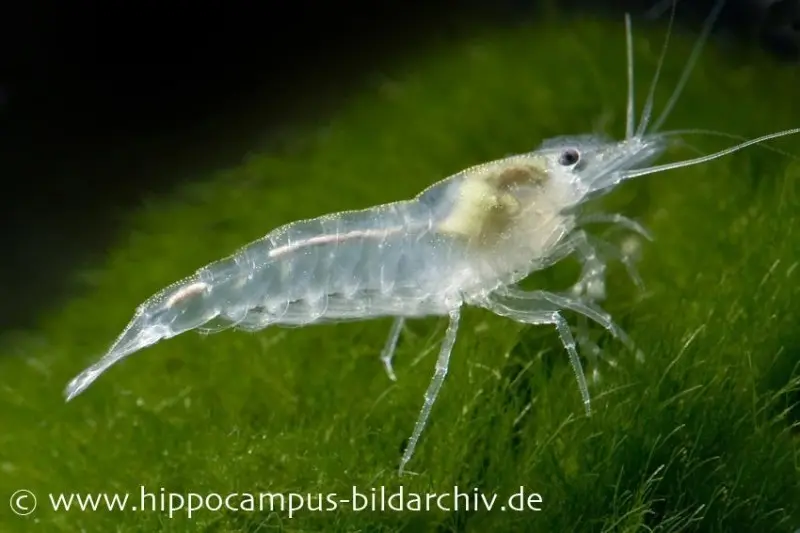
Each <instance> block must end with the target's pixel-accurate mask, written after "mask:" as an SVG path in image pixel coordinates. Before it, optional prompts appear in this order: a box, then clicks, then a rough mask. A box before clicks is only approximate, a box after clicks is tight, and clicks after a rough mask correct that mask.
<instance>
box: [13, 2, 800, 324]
mask: <svg viewBox="0 0 800 533" xmlns="http://www.w3.org/2000/svg"><path fill="white" fill-rule="evenodd" d="M659 3H661V4H663V9H660V10H659V11H660V12H662V15H661V16H662V17H666V16H668V11H669V4H668V2H667V3H664V2H658V1H655V0H651V1H637V0H630V1H627V2H625V1H616V2H615V1H612V0H606V1H600V0H594V1H592V0H584V1H581V0H572V1H569V0H564V1H557V0H551V1H549V2H537V1H535V0H530V1H527V2H526V1H522V0H501V1H495V2H489V1H483V2H481V1H477V0H469V1H462V2H455V1H452V0H451V1H449V2H445V1H441V0H439V1H433V0H432V1H430V2H416V3H415V2H400V1H379V0H375V1H373V2H369V3H367V2H360V3H356V2H346V1H341V2H333V3H323V2H316V3H314V2H310V1H308V0H303V1H293V2H292V1H286V2H274V1H273V2H250V3H245V2H242V1H228V2H217V3H212V2H206V3H194V2H188V1H173V2H168V1H152V0H150V1H139V2H133V1H120V0H117V1H114V0H107V1H105V2H99V1H95V2H90V1H80V0H76V1H72V2H66V1H60V2H57V1H55V0H53V1H50V2H42V1H38V0H37V1H31V2H28V3H24V2H16V3H12V4H10V5H6V6H3V7H2V8H0V46H1V47H0V177H2V179H3V183H2V194H0V213H2V218H0V222H1V223H2V226H0V227H2V231H0V244H1V245H2V252H3V259H2V261H0V332H1V331H3V330H7V329H11V328H16V327H24V326H29V325H31V323H32V321H34V320H35V313H36V311H37V310H38V309H40V308H41V306H42V305H54V304H56V303H57V301H58V299H59V298H60V297H62V296H63V293H64V279H66V277H67V276H68V275H69V272H70V271H71V270H74V269H76V268H80V266H81V265H82V264H84V263H86V262H88V261H89V258H90V257H91V256H92V254H100V253H102V250H103V247H104V246H105V245H107V244H108V242H109V239H110V238H111V237H112V235H113V232H114V229H115V224H116V223H118V221H119V218H120V215H121V213H124V212H125V210H126V209H129V208H130V207H132V206H136V205H137V204H138V203H140V202H141V201H142V199H143V198H145V197H147V196H148V195H151V194H153V193H158V192H160V191H165V190H169V189H170V188H171V187H174V186H175V185H176V183H177V180H180V179H187V177H190V176H192V175H193V174H194V175H199V174H200V173H205V174H207V173H208V171H210V170H212V169H213V168H216V167H225V166H230V165H234V164H236V163H237V162H238V161H240V160H241V158H242V157H243V156H244V155H245V153H246V152H247V150H248V140H252V139H253V138H256V137H263V136H264V135H268V134H269V133H270V132H279V131H281V129H282V128H283V127H284V126H285V125H287V124H289V125H290V124H292V123H293V122H296V121H299V120H303V121H314V120H321V119H320V117H323V116H324V113H325V110H326V109H328V108H330V106H333V105H335V103H336V101H337V99H338V98H341V97H343V96H345V95H346V94H347V90H348V87H350V86H352V85H353V84H354V83H357V80H358V77H359V75H360V74H361V73H365V72H374V71H380V66H381V64H383V63H385V62H387V61H389V60H390V59H391V57H392V56H393V55H396V54H402V53H404V52H406V51H408V50H409V49H410V48H414V47H419V46H423V45H424V43H425V41H426V39H428V38H429V37H431V36H433V35H436V36H438V38H441V36H442V35H444V36H446V35H448V34H450V33H453V32H455V31H456V30H457V27H463V23H464V21H468V20H473V21H481V22H480V23H482V24H483V23H489V24H490V23H499V24H503V23H510V22H513V21H516V20H519V19H520V18H521V17H522V16H523V15H524V16H527V17H535V16H536V14H537V10H538V9H539V8H542V7H549V8H550V9H557V10H559V11H563V12H567V11H573V12H574V11H576V10H581V11H587V10H594V11H598V12H600V11H602V12H603V13H598V15H601V14H605V15H610V16H620V15H621V13H622V12H623V11H624V10H626V9H630V10H631V11H632V13H633V14H634V16H636V15H639V16H643V15H644V14H645V13H646V12H647V10H648V9H651V8H653V6H656V5H657V4H659ZM540 4H547V5H546V6H541V5H540ZM684 4H685V5H684ZM711 4H712V2H711V1H708V0H695V1H692V2H689V1H684V2H679V4H678V19H679V21H680V22H681V23H683V24H686V25H689V26H691V27H693V28H695V29H696V28H697V27H698V26H699V24H700V21H702V19H703V18H704V17H705V15H706V14H707V13H708V12H709V11H710V8H711ZM487 5H491V6H492V7H487ZM799 6H800V1H798V0H784V1H782V2H772V1H764V0H761V1H757V0H729V2H728V5H727V6H726V8H725V10H724V12H723V15H722V17H721V20H720V22H719V24H718V26H717V27H718V28H719V29H720V30H722V31H726V32H727V33H728V34H730V35H731V36H733V37H734V38H735V39H737V40H738V41H740V42H741V43H743V44H744V45H746V46H755V47H764V48H766V49H767V50H769V51H770V52H771V53H773V54H774V55H776V56H777V57H780V58H781V59H782V60H784V61H786V62H787V68H795V67H794V65H796V64H797V63H796V62H797V59H798V50H799V49H800V7H799ZM208 154H213V155H208ZM154 162H155V163H154ZM156 169H157V170H156Z"/></svg>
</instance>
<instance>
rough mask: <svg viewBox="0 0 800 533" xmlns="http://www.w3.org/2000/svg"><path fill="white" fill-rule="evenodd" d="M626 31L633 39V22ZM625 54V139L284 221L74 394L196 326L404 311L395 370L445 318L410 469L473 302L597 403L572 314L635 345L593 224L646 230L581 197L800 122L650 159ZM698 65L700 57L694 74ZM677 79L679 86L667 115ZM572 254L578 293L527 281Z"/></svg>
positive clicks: (166, 310) (134, 330)
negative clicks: (562, 358) (424, 322)
mask: <svg viewBox="0 0 800 533" xmlns="http://www.w3.org/2000/svg"><path fill="white" fill-rule="evenodd" d="M626 20H627V19H626ZM627 27H628V36H630V24H628V26H627ZM628 51H629V54H628V61H629V63H628V67H629V69H628V76H629V96H628V103H629V105H628V121H627V134H626V136H625V139H623V140H621V141H612V140H610V139H606V138H603V137H599V136H587V135H581V136H574V137H560V138H557V139H551V140H549V141H545V142H544V143H543V144H542V145H541V146H540V147H539V148H538V149H536V150H534V151H532V152H528V153H523V154H519V155H514V156H511V157H507V158H504V159H500V160H496V161H492V162H488V163H484V164H480V165H477V166H474V167H471V168H468V169H466V170H463V171H461V172H458V173H457V174H455V175H452V176H450V177H448V178H446V179H444V180H442V181H440V182H438V183H436V184H434V185H432V186H431V187H429V188H428V189H426V190H424V191H423V192H422V193H420V194H419V195H418V196H416V197H415V198H413V199H411V200H407V201H400V202H396V203H390V204H385V205H380V206H377V207H372V208H369V209H364V210H361V211H350V212H343V213H335V214H331V215H326V216H322V217H319V218H315V219H311V220H302V221H298V222H293V223H291V224H287V225H285V226H283V227H280V228H278V229H276V230H274V231H272V232H270V233H268V234H267V235H266V236H264V237H263V238H261V239H259V240H257V241H255V242H253V243H251V244H249V245H247V246H245V247H243V248H241V249H240V250H238V251H237V252H235V253H234V254H233V255H231V256H229V257H228V258H225V259H222V260H220V261H217V262H214V263H211V264H209V265H207V266H205V267H203V268H200V269H199V270H197V271H196V272H195V273H194V274H193V275H191V276H190V277H188V278H186V279H184V280H182V281H179V282H177V283H175V284H173V285H170V286H169V287H167V288H165V289H164V290H162V291H160V292H158V293H157V294H155V295H154V296H152V297H151V298H149V299H148V300H146V301H145V302H144V303H143V304H141V305H140V306H139V307H138V309H137V310H136V312H135V314H134V316H133V318H132V320H131V321H130V323H129V324H128V326H127V327H126V328H125V329H124V331H123V332H122V333H121V334H120V336H119V337H118V338H117V340H116V341H115V342H114V343H113V344H112V345H111V347H110V348H109V350H108V352H107V353H106V354H105V355H104V356H103V357H102V358H101V359H100V360H99V361H97V362H96V363H94V364H93V365H92V366H90V367H89V368H87V369H86V370H84V371H83V372H82V373H81V374H79V375H78V376H77V377H75V378H74V379H73V380H72V381H71V382H70V383H69V385H68V386H67V388H66V391H65V394H66V397H67V399H68V400H70V399H72V398H74V397H75V396H77V395H78V394H80V393H81V392H83V391H84V390H85V389H86V388H87V387H88V386H89V385H90V384H91V383H92V382H93V381H94V380H95V379H97V377H98V376H99V375H100V374H102V373H103V372H104V371H106V370H107V369H108V368H109V367H110V366H112V365H113V364H114V363H116V362H117V361H119V360H121V359H123V358H124V357H126V356H128V355H130V354H132V353H134V352H136V351H138V350H141V349H142V348H145V347H147V346H151V345H153V344H155V343H156V342H158V341H161V340H164V339H169V338H171V337H174V336H176V335H179V334H181V333H184V332H186V331H190V330H198V331H200V332H204V333H210V332H215V331H219V330H222V329H225V328H231V327H233V328H237V329H240V330H246V331H257V330H261V329H264V328H266V327H268V326H298V325H306V324H317V323H324V322H336V321H348V320H362V319H370V318H379V317H394V323H393V325H392V327H391V332H390V334H389V338H388V340H387V342H386V345H385V347H384V349H383V353H382V355H381V359H382V361H383V364H384V365H385V367H386V371H387V373H388V375H389V377H390V378H391V379H394V377H395V376H394V371H393V368H392V355H393V353H394V350H395V346H396V344H397V341H398V337H399V335H400V333H401V330H402V328H403V323H404V321H405V320H406V319H413V318H421V317H426V316H444V317H448V319H449V323H448V326H447V329H446V332H445V335H444V340H443V342H442V344H441V347H440V349H439V354H438V358H437V360H436V365H435V371H434V375H433V378H432V380H431V382H430V385H429V387H428V389H427V391H426V393H425V396H424V404H423V407H422V409H421V411H420V413H419V416H418V418H417V421H416V424H415V426H414V429H413V432H412V435H411V437H410V439H409V441H408V444H407V446H406V448H405V451H404V453H403V457H402V459H401V464H400V471H401V472H402V471H403V469H404V467H405V465H406V463H407V462H408V461H409V460H410V459H411V457H412V455H413V453H414V449H415V447H416V445H417V442H418V440H419V438H420V435H421V433H422V430H423V428H424V426H425V424H426V421H427V419H428V416H429V414H430V412H431V409H432V407H433V404H434V402H435V400H436V398H437V395H438V393H439V390H440V388H441V386H442V384H443V382H444V379H445V375H446V374H447V371H448V366H449V360H450V354H451V352H452V350H453V346H454V344H455V342H456V335H457V331H458V327H459V319H460V316H461V311H462V309H463V307H464V306H466V305H470V306H476V307H481V308H484V309H487V310H489V311H491V312H493V313H495V314H498V315H501V316H504V317H508V318H510V319H512V320H515V321H517V322H520V323H524V324H536V325H550V326H552V327H554V328H555V330H556V331H557V333H558V335H559V336H560V339H561V342H562V343H563V346H564V348H565V350H566V352H567V354H568V356H569V361H570V363H571V365H572V369H573V370H574V373H575V376H576V378H577V381H578V385H579V390H580V393H581V395H582V399H583V403H584V406H585V409H586V411H587V413H588V412H590V396H589V392H588V388H587V384H586V379H585V377H584V372H583V369H582V366H581V360H580V358H579V356H578V352H577V349H576V341H575V338H574V337H573V334H572V332H571V329H570V327H569V325H568V324H567V322H566V320H565V319H564V317H563V316H562V312H563V311H565V310H568V311H572V312H575V313H577V314H578V315H579V316H581V317H584V318H585V319H588V320H592V321H594V322H597V323H599V324H600V325H601V326H602V327H604V328H605V329H606V330H608V331H609V332H610V333H611V334H612V335H614V336H615V337H617V338H618V339H620V340H621V341H622V342H623V343H625V344H627V345H629V346H632V343H631V341H630V340H629V338H628V337H627V335H626V334H625V333H624V332H623V331H622V330H621V329H620V328H619V327H618V326H617V325H616V324H615V322H614V321H613V320H612V318H611V316H609V314H608V313H606V312H605V311H603V310H602V309H601V308H600V307H599V306H598V305H597V301H598V300H599V299H602V296H603V293H604V268H605V263H604V260H603V259H601V255H600V254H598V252H597V247H596V245H597V242H596V240H595V239H592V238H591V237H590V235H589V234H588V233H587V232H586V231H585V230H584V229H583V228H584V226H585V224H588V223H593V222H598V221H600V222H610V223H615V224H620V225H623V226H625V227H628V228H630V229H633V230H636V231H639V232H640V233H644V230H643V228H641V227H640V226H638V224H636V223H635V222H634V221H632V220H630V219H627V218H625V217H624V216H622V215H619V214H605V215H598V214H592V215H589V214H586V215H584V214H582V207H583V206H584V205H585V204H586V203H587V202H588V201H589V200H590V199H593V198H595V197H597V196H600V195H602V194H605V193H606V192H608V191H611V190H612V189H614V188H615V187H617V186H618V185H620V184H621V183H623V182H625V181H627V180H629V179H632V178H635V177H638V176H644V175H646V174H652V173H656V172H660V171H662V170H668V169H673V168H679V167H684V166H689V165H694V164H698V163H702V162H704V161H709V160H711V159H714V158H716V157H720V156H722V155H725V154H727V153H731V152H733V151H736V150H740V149H742V148H744V147H746V146H749V145H751V144H755V143H758V142H762V141H765V140H767V139H770V138H774V137H779V136H782V135H789V134H792V133H797V132H798V131H800V129H793V130H788V131H784V132H780V133H773V134H771V135H766V136H764V137H760V138H758V139H753V140H750V141H747V142H743V143H741V144H738V145H736V146H733V147H731V148H728V149H726V150H723V151H721V152H717V153H715V154H711V155H707V156H703V157H698V158H695V159H689V160H684V161H679V162H674V163H668V164H663V165H656V166H652V165H650V164H651V163H652V161H653V160H654V159H655V158H656V157H658V156H659V155H661V153H662V152H663V151H664V150H665V148H666V147H667V144H668V143H667V138H668V135H669V132H664V133H657V132H656V130H657V128H653V131H649V132H648V131H646V130H647V127H648V118H649V114H650V112H649V110H650V108H651V107H652V91H651V94H650V96H649V98H648V100H647V102H646V105H645V112H643V114H642V120H641V122H640V123H639V125H638V127H637V128H634V124H633V113H632V108H633V105H632V102H633V98H632V89H631V87H632V81H631V80H632V74H631V73H632V63H631V61H632V59H631V57H632V54H631V53H630V38H629V40H628ZM662 57H663V56H662ZM659 64H660V63H659ZM690 66H691V61H690V62H689V63H688V64H687V68H686V70H687V71H688V69H689V67H690ZM656 77H657V74H656ZM653 84H655V79H654V82H653ZM679 88H680V84H679V87H678V89H676V92H675V93H674V94H673V97H672V98H671V100H670V103H669V104H668V106H667V108H666V109H665V112H664V114H663V115H662V119H663V117H664V116H665V115H666V112H667V111H668V110H669V108H670V107H671V105H672V104H673V103H674V101H675V99H676V98H677V94H678V92H679ZM660 123H661V120H659V121H657V122H656V125H660ZM570 255H573V256H577V257H578V258H579V259H580V260H581V261H582V263H583V270H582V274H581V276H580V279H579V280H578V282H577V283H576V285H575V287H573V289H575V290H570V291H565V292H551V291H546V290H535V291H525V290H522V289H521V288H519V287H518V285H517V284H518V282H520V281H522V280H523V279H524V278H526V277H527V276H528V275H529V274H531V273H532V272H535V271H538V270H541V269H544V268H546V267H549V266H551V265H553V264H554V263H557V262H558V261H560V260H561V259H563V258H565V257H567V256H570Z"/></svg>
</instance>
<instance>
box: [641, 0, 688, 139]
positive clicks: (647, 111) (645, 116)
mask: <svg viewBox="0 0 800 533" xmlns="http://www.w3.org/2000/svg"><path fill="white" fill-rule="evenodd" d="M670 4H671V6H672V7H671V9H670V14H669V23H668V25H667V36H666V37H665V38H664V44H662V45H661V54H660V55H659V57H658V65H657V66H656V73H655V74H654V75H653V81H651V82H650V90H649V91H648V93H647V100H646V101H645V103H644V109H642V119H641V121H640V122H639V127H638V128H637V129H636V136H637V137H641V136H642V135H644V131H645V130H646V129H647V123H648V122H650V116H651V114H652V113H653V100H654V99H655V94H656V85H658V78H659V77H660V76H661V68H662V67H663V66H664V59H665V58H666V57H667V48H669V38H670V36H671V35H672V24H673V22H675V8H676V6H677V5H678V1H677V0H672V2H670Z"/></svg>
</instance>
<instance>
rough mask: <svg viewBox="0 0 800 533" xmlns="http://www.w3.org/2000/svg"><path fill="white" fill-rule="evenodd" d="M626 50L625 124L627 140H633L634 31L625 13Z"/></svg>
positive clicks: (634, 120) (634, 118)
mask: <svg viewBox="0 0 800 533" xmlns="http://www.w3.org/2000/svg"><path fill="white" fill-rule="evenodd" d="M625 50H626V52H627V55H628V110H627V115H626V117H627V120H626V122H625V138H626V139H631V138H633V129H634V128H635V127H636V117H634V116H633V29H632V28H631V15H630V13H625Z"/></svg>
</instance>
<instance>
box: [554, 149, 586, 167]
mask: <svg viewBox="0 0 800 533" xmlns="http://www.w3.org/2000/svg"><path fill="white" fill-rule="evenodd" d="M580 159H581V154H580V152H578V151H577V150H576V149H575V148H567V149H566V150H564V151H563V152H561V155H560V156H558V164H559V165H564V166H565V167H571V166H572V165H574V164H575V163H577V162H578V161H580Z"/></svg>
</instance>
